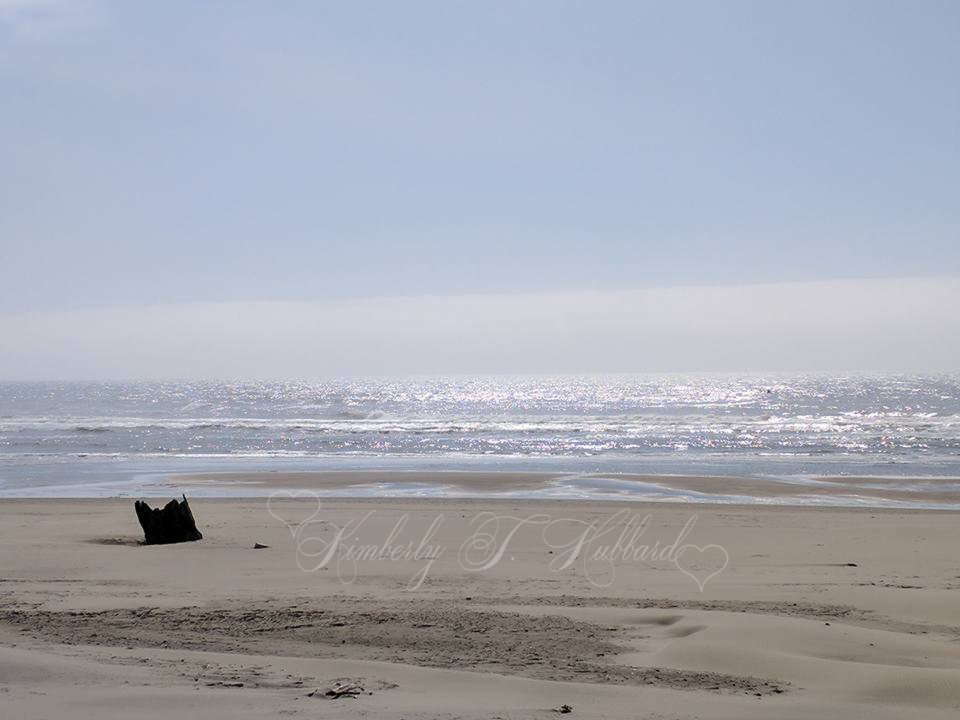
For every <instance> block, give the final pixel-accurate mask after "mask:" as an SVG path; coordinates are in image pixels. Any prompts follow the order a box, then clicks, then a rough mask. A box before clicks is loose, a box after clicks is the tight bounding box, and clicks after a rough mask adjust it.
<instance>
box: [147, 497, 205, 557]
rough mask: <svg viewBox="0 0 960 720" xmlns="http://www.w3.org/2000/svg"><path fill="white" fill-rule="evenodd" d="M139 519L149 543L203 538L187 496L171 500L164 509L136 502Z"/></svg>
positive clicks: (189, 540) (178, 541)
mask: <svg viewBox="0 0 960 720" xmlns="http://www.w3.org/2000/svg"><path fill="white" fill-rule="evenodd" d="M133 507H134V509H135V510H136V511H137V519H138V520H139V521H140V526H141V527H142V528H143V536H144V539H145V540H146V544H147V545H166V544H168V543H180V542H191V541H193V540H202V539H203V535H201V534H200V531H199V530H197V524H196V522H194V520H193V513H192V512H190V505H189V504H188V503H187V496H186V495H184V496H183V500H171V501H170V502H168V503H167V504H166V505H165V506H164V507H163V509H161V508H152V507H150V506H149V505H147V504H146V503H145V502H143V501H142V500H137V502H136V503H135V504H134V506H133Z"/></svg>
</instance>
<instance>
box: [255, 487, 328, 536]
mask: <svg viewBox="0 0 960 720" xmlns="http://www.w3.org/2000/svg"><path fill="white" fill-rule="evenodd" d="M298 498H312V499H313V500H314V501H316V503H317V507H316V508H315V509H314V508H313V506H312V505H308V506H307V507H306V510H311V509H312V510H313V512H312V513H310V514H309V515H307V516H306V517H304V518H303V519H302V520H299V519H297V518H298V517H299V516H300V515H303V513H302V512H301V513H296V512H286V513H284V512H282V511H281V510H280V508H279V507H277V506H278V505H279V500H284V501H286V500H296V499H298ZM297 505H298V508H299V506H300V503H298V504H297ZM320 506H321V503H320V496H319V495H317V494H316V493H315V492H313V491H312V490H297V491H296V492H293V491H290V490H275V491H274V492H272V493H270V497H268V498H267V512H268V513H270V514H271V515H273V517H274V518H276V519H277V520H279V521H280V522H282V523H283V524H284V525H286V526H287V529H288V530H289V531H290V534H291V535H292V536H293V537H294V539H296V537H297V533H298V532H299V531H300V528H302V527H303V526H304V525H306V524H307V523H308V522H310V521H311V520H313V519H314V518H315V517H316V516H317V515H319V514H320ZM286 510H288V511H289V510H290V508H286Z"/></svg>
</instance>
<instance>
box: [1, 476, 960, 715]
mask: <svg viewBox="0 0 960 720" xmlns="http://www.w3.org/2000/svg"><path fill="white" fill-rule="evenodd" d="M367 479H368V480H369V478H367ZM293 480H297V482H293ZM322 480H323V481H322ZM378 480H380V481H384V480H386V481H389V480H390V479H389V478H386V479H385V478H378ZM430 480H431V479H430V478H429V477H427V478H426V479H425V484H429V482H430ZM207 481H209V482H218V483H230V482H235V483H247V484H249V483H254V484H259V485H262V486H264V487H265V488H267V489H269V488H271V487H273V488H275V491H274V492H275V494H273V496H272V497H270V496H261V497H250V498H202V499H191V500H190V502H191V506H192V508H193V513H194V516H195V518H196V521H197V525H198V527H199V528H200V529H201V531H202V532H203V533H204V539H203V540H202V541H199V542H196V543H187V544H179V545H167V546H143V545H141V544H140V543H139V541H140V540H141V539H142V534H141V532H140V528H139V526H138V524H137V520H136V517H135V515H134V512H133V507H132V501H131V500H129V499H106V498H101V499H7V500H4V501H2V503H0V526H2V528H3V533H2V536H3V543H2V546H0V567H2V575H0V600H2V610H0V696H2V698H3V704H4V708H5V714H6V713H8V712H9V714H10V716H11V717H18V718H41V717H62V716H66V715H69V716H70V717H73V718H101V717H104V716H111V715H121V714H124V713H125V712H126V711H129V710H130V709H133V708H135V711H136V715H137V716H138V717H157V718H160V717H168V716H169V715H170V714H171V713H182V714H186V715H188V716H189V715H193V716H203V717H212V718H216V717H224V718H235V717H250V718H264V717H304V718H306V717H345V718H352V717H366V718H381V717H382V718H396V717H404V718H437V717H443V718H454V717H457V718H498V717H499V718H513V719H517V718H549V717H554V716H555V715H556V714H557V713H559V712H563V708H564V706H568V707H569V708H570V711H569V712H570V714H571V716H573V717H590V718H637V717H645V718H766V717H782V718H809V717H819V718H833V717H837V718H839V717H843V718H850V717H868V716H869V717H871V718H901V717H904V716H905V715H908V714H909V715H910V716H911V717H924V718H947V717H951V718H952V717H955V716H956V712H957V709H958V708H960V643H958V639H960V604H958V603H957V597H958V593H960V565H958V562H957V559H956V558H957V552H956V550H957V547H958V540H960V525H958V521H957V518H958V516H957V514H956V513H955V512H950V511H943V510H911V509H904V508H896V509H891V508H882V507H861V508H843V507H787V506H763V505H753V506H744V505H737V504H724V505H717V504H697V503H677V502H656V503H645V502H641V501H635V500H634V501H593V500H549V499H531V498H496V497H485V498H466V497H463V498H460V497H446V498H443V497H401V498H396V497H395V498H390V497H371V498H366V497H359V498H357V497H355V498H343V497H340V498H338V497H335V496H322V497H320V496H315V495H314V494H313V493H314V492H315V491H316V490H319V489H322V490H326V491H330V492H331V493H333V494H334V495H335V494H336V491H337V489H338V488H342V487H343V484H344V478H342V477H327V478H325V480H324V479H322V478H320V477H319V476H314V477H312V478H311V477H310V476H309V475H303V476H300V477H297V478H283V479H281V480H278V479H277V478H276V477H269V476H253V477H251V476H242V477H235V478H232V480H231V478H230V477H225V476H222V475H218V476H216V477H211V478H207ZM433 481H435V482H441V481H442V482H445V483H449V482H450V478H433ZM515 481H516V478H513V479H510V478H503V477H498V476H495V475H490V476H488V477H484V476H483V475H482V474H475V475H471V476H470V477H469V478H466V479H464V480H463V484H472V485H475V486H476V485H479V486H482V487H484V488H496V487H500V486H501V485H502V484H503V483H507V484H508V485H510V484H512V483H515ZM690 482H691V484H693V481H692V480H691V481H690ZM745 482H746V481H745ZM271 483H272V485H271ZM175 484H176V481H171V494H170V497H174V493H173V486H174V485H175ZM257 494H260V493H257ZM257 544H259V545H265V546H267V547H263V548H257V549H255V545H257ZM338 688H339V689H340V690H344V689H347V690H349V692H348V693H347V694H345V695H342V696H341V697H332V696H329V695H328V693H332V694H333V695H336V694H337V692H338Z"/></svg>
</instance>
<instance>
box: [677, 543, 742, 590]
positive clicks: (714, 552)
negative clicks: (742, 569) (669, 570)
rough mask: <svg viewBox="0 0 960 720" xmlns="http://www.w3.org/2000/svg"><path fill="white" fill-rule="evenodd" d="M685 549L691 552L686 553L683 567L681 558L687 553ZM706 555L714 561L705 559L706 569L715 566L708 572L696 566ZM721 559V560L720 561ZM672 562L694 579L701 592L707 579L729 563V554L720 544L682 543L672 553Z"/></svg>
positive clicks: (722, 569) (717, 573) (721, 570)
mask: <svg viewBox="0 0 960 720" xmlns="http://www.w3.org/2000/svg"><path fill="white" fill-rule="evenodd" d="M694 550H695V551H696V554H693V553H692V551H694ZM687 551H691V553H690V554H689V555H688V558H687V560H686V567H684V565H683V564H681V559H682V558H683V556H684V555H687V554H688V553H687ZM708 555H710V556H713V557H714V558H715V559H716V561H715V562H712V563H711V562H710V561H709V560H706V565H707V569H709V568H711V567H716V568H717V569H716V570H714V571H713V572H710V573H709V574H707V573H706V570H704V569H701V568H700V567H698V565H699V564H700V563H703V562H704V560H705V558H706V557H707V556H708ZM721 559H722V560H723V562H720V560H721ZM673 563H674V565H676V566H677V569H678V570H680V572H682V573H683V574H684V575H689V576H690V577H692V578H693V579H694V581H696V583H697V586H698V587H699V588H700V592H703V588H704V586H705V585H706V584H707V581H708V580H710V578H712V577H713V576H714V575H719V574H720V573H721V572H723V571H724V569H726V567H727V565H728V564H729V563H730V555H729V554H728V553H727V551H726V549H725V548H723V547H721V546H720V545H703V546H700V545H684V546H683V547H681V548H680V549H679V550H678V551H677V554H676V555H674V557H673ZM718 566H719V567H718ZM701 578H702V579H701Z"/></svg>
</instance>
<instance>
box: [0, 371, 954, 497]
mask: <svg viewBox="0 0 960 720" xmlns="http://www.w3.org/2000/svg"><path fill="white" fill-rule="evenodd" d="M349 469H357V470H391V469H393V470H404V471H417V470H510V471H540V470H543V471H551V472H562V473H570V474H572V475H578V474H585V473H600V474H608V475H609V476H610V479H611V480H612V481H613V480H616V474H619V473H639V474H648V475H657V474H666V475H710V476H744V477H753V478H781V479H783V478H787V479H792V480H795V481H797V482H801V483H802V482H804V481H807V480H810V479H814V480H815V479H816V478H822V477H828V476H842V475H852V476H871V477H872V476H882V477H903V478H908V477H909V478H918V477H919V478H927V477H929V478H947V477H960V376H952V375H951V376H878V377H858V376H824V375H749V376H748V375H659V376H652V375H639V376H633V375H609V376H576V377H573V376H556V377H526V376H524V377H456V378H454V377H451V378H410V379H356V380H329V381H320V382H190V381H177V382H129V383H125V382H96V383H68V382H43V383H0V497H23V496H61V497H63V496H67V497H86V496H89V497H101V496H131V495H145V496H149V495H154V494H162V492H161V490H160V489H159V488H158V487H157V483H158V481H160V480H161V479H163V478H165V477H167V476H169V475H170V474H177V473H195V472H207V471H210V472H214V471H217V472H221V471H231V470H243V471H256V470H349ZM163 491H166V490H165V489H164V490H163ZM204 492H206V493H208V494H209V493H210V492H212V491H210V490H209V489H208V490H205V491H204ZM586 494H587V495H589V492H587V493H586ZM628 494H629V493H628Z"/></svg>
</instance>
